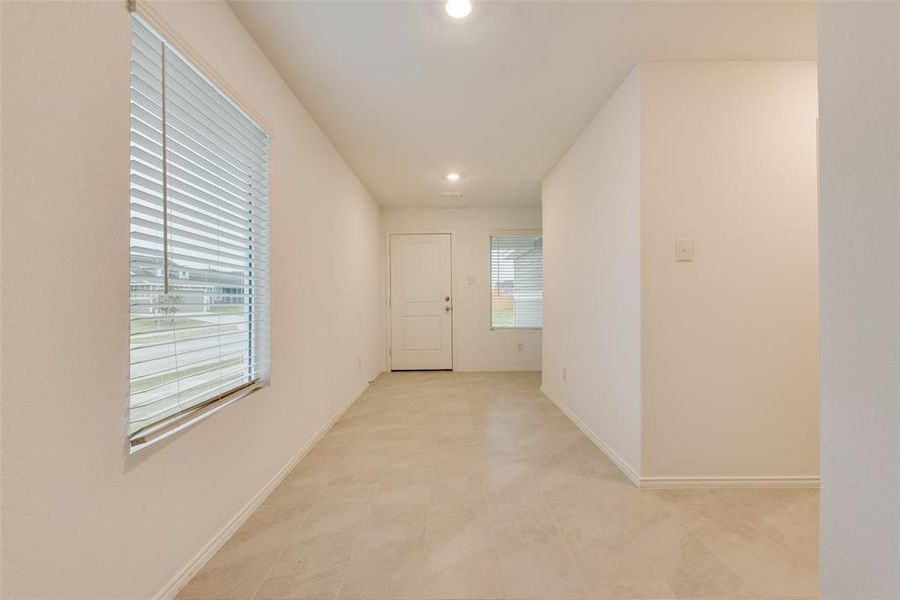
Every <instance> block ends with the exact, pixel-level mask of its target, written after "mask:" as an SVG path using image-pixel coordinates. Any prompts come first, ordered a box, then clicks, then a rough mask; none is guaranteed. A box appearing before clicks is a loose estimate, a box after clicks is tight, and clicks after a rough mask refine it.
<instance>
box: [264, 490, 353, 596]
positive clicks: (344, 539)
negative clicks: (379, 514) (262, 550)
mask: <svg viewBox="0 0 900 600" xmlns="http://www.w3.org/2000/svg"><path fill="white" fill-rule="evenodd" d="M370 510H371V509H370V507H369V506H368V505H365V504H323V505H320V506H318V507H317V508H316V509H314V510H313V511H312V512H311V513H310V514H309V515H308V517H307V519H306V520H305V521H304V523H303V525H302V526H301V528H300V529H299V531H298V532H297V533H296V534H295V535H294V536H292V538H291V541H290V543H289V544H288V546H287V547H286V549H285V550H284V552H283V553H282V554H281V556H280V557H279V558H278V560H277V561H276V562H275V563H274V565H273V566H272V568H271V570H270V571H269V572H268V573H267V575H266V578H265V580H264V581H263V583H262V585H261V586H260V588H259V590H258V591H257V594H256V596H255V598H256V600H300V599H311V600H320V599H321V600H325V599H328V598H335V597H336V596H337V593H338V590H339V589H340V585H341V582H342V581H343V577H344V573H345V571H346V569H347V565H348V564H349V562H350V558H351V555H352V553H353V548H354V547H355V545H356V543H357V540H358V539H359V537H360V534H361V532H362V530H363V527H364V526H365V524H366V521H367V519H368V518H369V513H370Z"/></svg>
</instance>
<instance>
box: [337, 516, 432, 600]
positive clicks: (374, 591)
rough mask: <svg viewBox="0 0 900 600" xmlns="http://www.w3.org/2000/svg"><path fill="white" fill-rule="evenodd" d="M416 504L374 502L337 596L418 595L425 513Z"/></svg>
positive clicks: (422, 578)
mask: <svg viewBox="0 0 900 600" xmlns="http://www.w3.org/2000/svg"><path fill="white" fill-rule="evenodd" d="M426 510H427V507H425V506H422V505H418V504H376V505H374V506H373V507H372V514H371V515H370V517H369V521H368V523H367V524H366V528H365V530H364V531H363V533H362V536H361V537H360V540H359V543H358V545H357V547H356V550H355V551H354V553H353V558H352V560H351V561H350V565H349V567H347V572H346V574H345V575H344V583H343V585H342V586H341V591H340V596H339V597H340V598H346V599H357V598H358V599H369V598H384V599H398V600H399V599H404V598H410V599H414V598H421V597H422V593H423V589H424V583H425V515H426Z"/></svg>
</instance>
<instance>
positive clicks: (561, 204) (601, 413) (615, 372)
mask: <svg viewBox="0 0 900 600" xmlns="http://www.w3.org/2000/svg"><path fill="white" fill-rule="evenodd" d="M640 130H641V124H640V71H639V70H638V69H635V70H634V71H633V72H632V73H631V75H629V76H628V78H627V79H626V80H625V82H624V83H623V84H622V85H621V86H620V87H619V89H618V90H617V91H616V93H615V94H614V95H613V96H612V97H611V98H610V99H609V101H608V102H607V103H606V105H605V106H604V107H603V109H602V110H601V111H600V112H599V113H598V114H597V116H596V117H595V118H594V120H593V121H592V122H591V123H590V125H588V127H587V129H585V131H584V132H583V133H582V134H581V136H580V137H579V138H578V140H577V141H576V142H575V144H574V145H573V146H572V148H571V149H570V150H569V151H568V153H566V155H565V156H564V157H563V159H562V160H561V161H560V162H559V164H557V165H556V167H555V168H554V169H553V171H552V172H551V173H550V174H549V175H548V176H547V178H546V179H545V180H544V184H543V191H542V195H543V198H542V209H543V222H544V273H545V274H544V373H543V389H544V391H545V392H546V393H547V395H548V396H550V397H551V398H553V399H554V400H555V401H556V402H558V403H560V404H562V405H564V406H565V407H566V408H567V409H568V410H569V411H570V412H571V413H572V414H573V415H574V416H575V417H576V418H577V419H578V420H580V421H581V422H582V424H583V425H584V427H586V428H587V429H589V430H590V431H592V432H593V433H594V435H595V439H599V440H601V441H602V443H603V444H605V446H606V448H607V450H608V451H610V452H612V453H613V454H615V455H617V456H618V458H619V459H620V461H621V462H622V463H625V469H626V470H631V471H632V475H637V474H639V473H640V472H641V280H640V278H641V239H640V219H641V213H640V210H641V172H640ZM563 370H565V372H566V376H565V379H563Z"/></svg>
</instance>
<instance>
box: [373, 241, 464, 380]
mask: <svg viewBox="0 0 900 600" xmlns="http://www.w3.org/2000/svg"><path fill="white" fill-rule="evenodd" d="M436 234H440V235H449V236H450V298H451V305H452V306H453V310H452V311H451V312H450V337H451V339H450V370H451V371H455V370H456V364H457V363H456V319H455V318H454V314H453V313H454V312H456V277H454V273H453V264H454V262H455V261H454V253H455V252H456V244H455V239H454V238H455V236H456V231H455V230H453V229H419V228H417V229H386V230H385V232H384V257H383V259H384V315H385V317H384V323H385V327H384V365H385V371H387V372H390V371H391V367H392V364H391V362H392V361H391V236H394V235H436Z"/></svg>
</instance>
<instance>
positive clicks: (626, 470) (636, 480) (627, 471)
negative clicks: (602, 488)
mask: <svg viewBox="0 0 900 600" xmlns="http://www.w3.org/2000/svg"><path fill="white" fill-rule="evenodd" d="M541 392H543V393H544V395H545V396H547V398H549V399H550V402H552V403H553V404H555V405H556V408H558V409H559V410H561V411H562V413H563V414H564V415H566V416H567V417H569V420H570V421H572V423H574V424H575V426H576V427H578V429H580V430H581V432H582V433H583V434H584V435H586V436H587V438H588V439H589V440H591V441H592V442H594V445H595V446H597V447H598V448H600V451H601V452H603V454H605V455H606V456H607V457H608V458H609V460H611V461H613V463H614V464H615V465H616V466H617V467H619V470H620V471H622V474H623V475H625V477H627V478H628V480H629V481H631V483H633V484H634V485H636V486H638V487H640V486H641V475H640V473H638V472H637V471H635V470H634V468H632V466H631V465H629V464H628V462H626V461H625V459H623V458H622V457H621V456H619V455H618V454H617V453H616V451H615V450H613V449H612V448H610V447H609V446H607V445H606V442H604V441H603V440H602V439H600V436H598V435H597V434H596V433H594V431H593V430H592V429H591V428H590V427H588V426H587V424H586V423H585V422H584V421H582V420H581V419H580V418H579V417H578V415H576V414H575V413H574V412H572V410H571V409H570V408H569V407H568V406H566V405H565V404H563V403H562V402H561V401H560V400H557V399H556V398H554V397H553V394H551V393H549V392H548V391H547V388H546V387H544V385H543V384H542V385H541Z"/></svg>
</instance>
